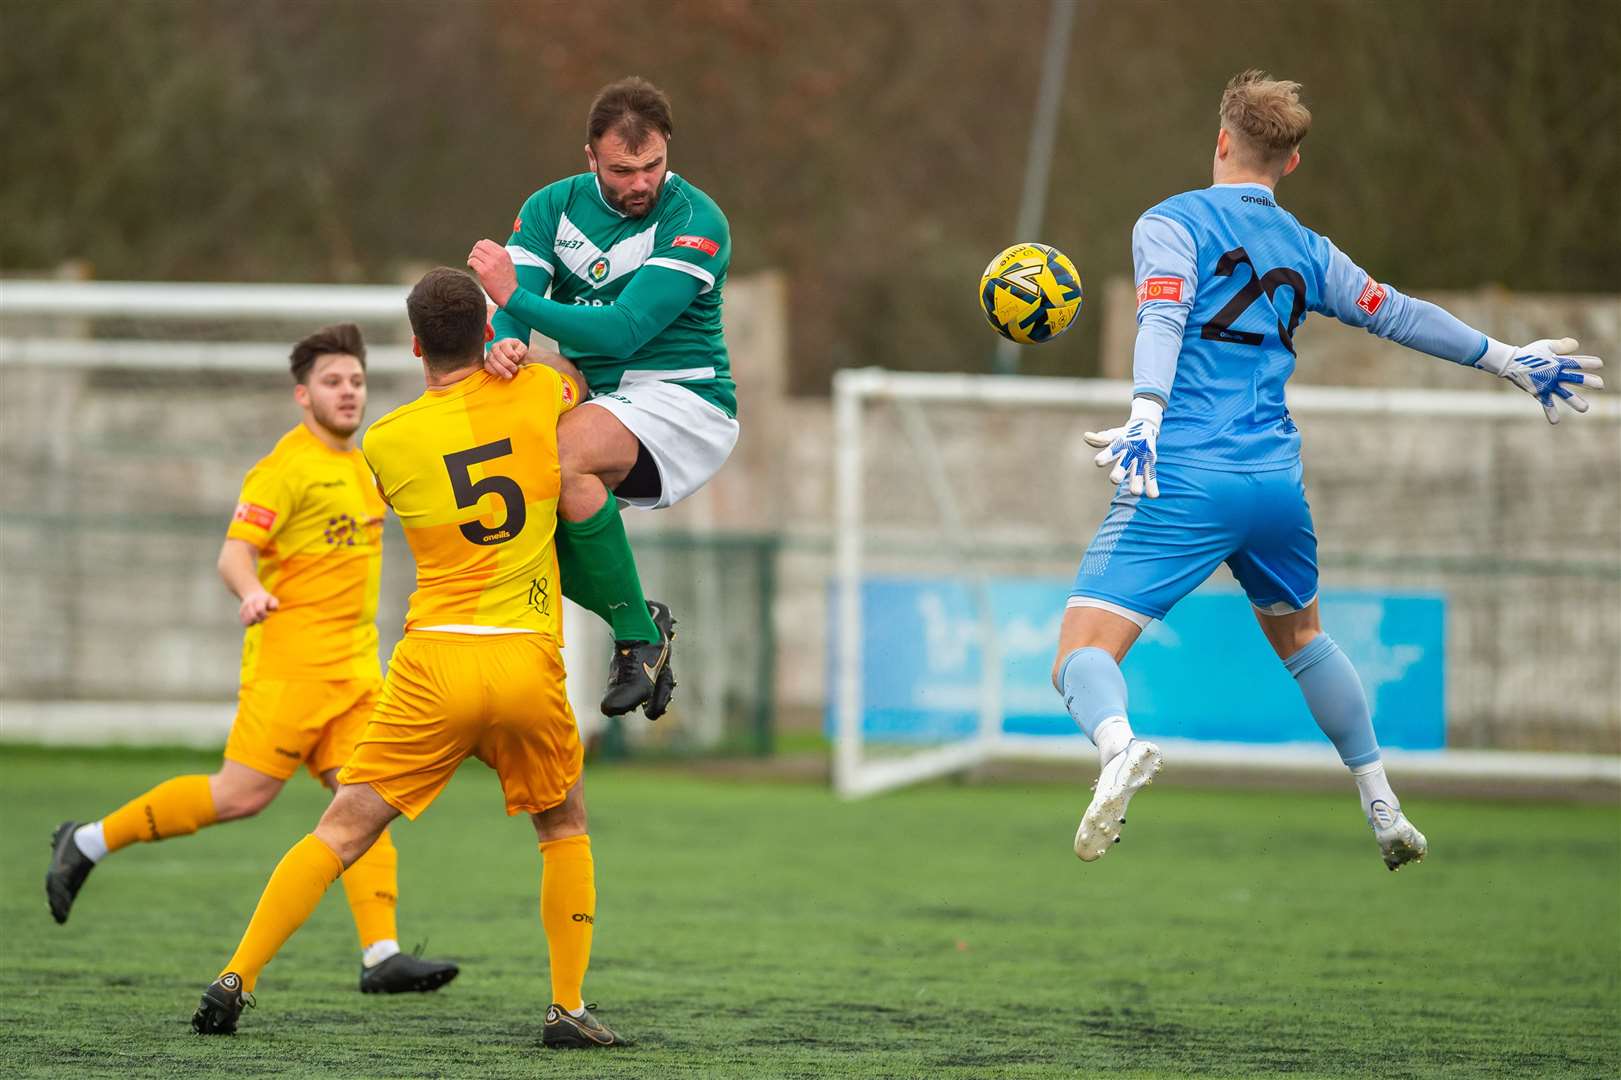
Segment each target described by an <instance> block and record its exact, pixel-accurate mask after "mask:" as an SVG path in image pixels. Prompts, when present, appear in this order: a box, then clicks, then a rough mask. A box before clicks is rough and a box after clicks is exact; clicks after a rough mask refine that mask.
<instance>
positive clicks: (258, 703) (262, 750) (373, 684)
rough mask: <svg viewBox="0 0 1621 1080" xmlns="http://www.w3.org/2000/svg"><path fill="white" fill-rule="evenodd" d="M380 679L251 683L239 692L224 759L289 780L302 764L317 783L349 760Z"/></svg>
mask: <svg viewBox="0 0 1621 1080" xmlns="http://www.w3.org/2000/svg"><path fill="white" fill-rule="evenodd" d="M382 685H383V681H382V680H381V679H345V680H342V681H326V680H321V679H250V680H249V681H248V682H246V683H244V684H243V685H242V689H241V690H240V691H239V692H238V693H237V703H236V720H235V721H233V722H232V724H231V735H230V738H228V739H227V740H226V741H225V759H226V760H227V761H235V762H238V763H239V764H242V765H246V766H247V767H248V768H250V769H254V770H257V771H258V772H262V773H266V774H268V775H270V776H274V777H276V778H277V779H280V780H286V779H287V778H288V777H290V776H292V775H293V773H295V772H297V771H298V766H299V763H300V762H303V763H304V764H305V765H306V766H308V767H309V770H310V772H311V773H313V774H314V776H315V778H316V779H317V780H319V779H320V778H321V774H322V773H324V772H326V771H327V770H329V769H336V768H338V767H339V766H341V765H342V764H343V763H344V762H346V761H348V760H349V755H350V753H352V752H353V751H354V748H355V743H357V742H359V741H360V733H361V732H363V731H365V730H366V721H367V720H370V719H371V711H372V707H373V706H375V705H376V704H377V694H378V691H379V690H381V689H382Z"/></svg>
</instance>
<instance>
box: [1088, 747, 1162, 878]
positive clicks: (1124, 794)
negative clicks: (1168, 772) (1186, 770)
mask: <svg viewBox="0 0 1621 1080" xmlns="http://www.w3.org/2000/svg"><path fill="white" fill-rule="evenodd" d="M1162 764H1164V760H1163V758H1162V757H1161V756H1160V752H1159V747H1157V746H1155V745H1154V744H1153V743H1151V742H1147V741H1146V740H1143V739H1133V740H1131V741H1130V742H1129V743H1127V744H1126V748H1125V749H1124V750H1122V751H1120V753H1118V754H1116V755H1115V756H1114V757H1112V758H1110V759H1109V760H1108V762H1106V763H1105V764H1104V766H1103V768H1102V769H1101V770H1100V771H1099V772H1098V782H1097V783H1096V784H1094V785H1093V786H1092V804H1091V805H1090V806H1088V807H1087V808H1086V813H1084V814H1082V815H1081V826H1080V828H1078V829H1076V830H1075V854H1076V855H1077V856H1079V857H1080V859H1081V861H1082V862H1093V861H1094V860H1097V859H1101V858H1103V853H1104V852H1106V851H1108V850H1109V845H1110V844H1118V843H1119V842H1120V826H1122V825H1124V824H1125V823H1126V804H1127V803H1129V802H1131V797H1132V796H1133V795H1135V794H1137V792H1138V791H1139V790H1140V789H1142V788H1144V787H1146V786H1147V785H1149V784H1151V783H1153V782H1154V774H1155V773H1157V772H1159V770H1160V766H1161V765H1162Z"/></svg>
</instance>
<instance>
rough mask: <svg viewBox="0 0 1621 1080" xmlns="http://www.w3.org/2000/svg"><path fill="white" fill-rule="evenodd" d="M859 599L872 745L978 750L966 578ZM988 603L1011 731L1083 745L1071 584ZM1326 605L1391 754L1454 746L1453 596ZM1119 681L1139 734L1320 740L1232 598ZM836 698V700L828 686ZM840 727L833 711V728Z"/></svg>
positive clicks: (1152, 646)
mask: <svg viewBox="0 0 1621 1080" xmlns="http://www.w3.org/2000/svg"><path fill="white" fill-rule="evenodd" d="M861 592H862V597H861V600H862V702H863V711H864V721H865V723H864V728H863V730H864V732H865V735H866V737H867V738H868V739H872V740H883V741H920V742H939V741H944V740H948V739H957V738H966V737H968V736H971V735H972V734H973V733H974V732H975V731H977V729H978V726H979V710H980V701H981V692H980V677H981V670H982V666H983V662H984V661H983V654H982V652H981V643H980V638H981V623H982V619H981V611H982V608H981V601H980V599H979V595H980V593H979V590H978V589H976V588H975V587H974V586H973V585H972V584H969V583H966V582H963V581H961V580H948V579H927V578H902V577H870V578H867V579H865V580H864V581H863V583H862V590H861ZM988 595H989V599H990V604H991V608H992V612H993V615H994V618H995V622H996V627H997V630H998V633H997V640H998V648H999V649H1000V650H1001V653H1002V671H1003V680H1002V687H1001V701H1002V711H1003V730H1004V731H1005V732H1007V733H1008V734H1019V735H1074V734H1076V733H1077V729H1076V727H1075V725H1074V723H1073V722H1072V721H1071V720H1070V718H1069V716H1068V715H1067V714H1065V712H1064V711H1063V705H1062V702H1061V701H1060V700H1059V697H1058V694H1057V692H1056V691H1054V690H1053V688H1052V683H1051V673H1052V663H1053V657H1054V654H1055V651H1056V649H1057V643H1058V625H1059V621H1060V619H1061V618H1062V616H1063V608H1064V601H1065V599H1066V598H1067V597H1068V595H1069V582H1068V581H1067V580H1060V579H1048V578H999V579H994V580H992V581H991V582H989V584H988ZM1321 603H1322V610H1323V626H1324V628H1325V629H1326V630H1327V631H1328V632H1329V633H1331V634H1332V635H1333V637H1334V640H1335V641H1337V642H1338V643H1339V645H1340V647H1341V648H1342V649H1343V650H1344V651H1345V653H1346V655H1347V656H1349V657H1350V658H1351V662H1352V663H1353V664H1355V665H1356V669H1357V673H1358V674H1359V675H1360V676H1361V678H1362V684H1363V686H1364V688H1365V689H1366V690H1367V693H1368V702H1369V704H1370V706H1371V707H1372V709H1373V720H1374V727H1375V729H1376V730H1377V732H1378V734H1379V741H1380V744H1381V745H1384V746H1392V747H1401V748H1404V749H1410V750H1433V749H1439V748H1441V747H1442V746H1444V745H1445V742H1446V708H1445V667H1446V649H1445V643H1446V605H1445V601H1444V600H1443V598H1442V597H1440V596H1439V595H1432V594H1422V593H1390V592H1376V591H1360V590H1338V591H1335V590H1325V591H1324V592H1323V593H1322V599H1321ZM830 608H832V609H836V605H831V606H830ZM837 629H838V628H837V624H836V621H835V622H834V625H833V626H832V631H833V633H832V635H831V638H832V640H833V642H834V645H833V649H832V650H830V654H829V655H830V660H831V658H834V657H836V656H837V651H836V649H837V644H836V642H837ZM1122 667H1123V670H1124V671H1125V675H1126V686H1127V690H1128V694H1129V699H1128V700H1129V708H1130V711H1131V723H1132V727H1133V728H1134V729H1135V730H1136V731H1137V732H1138V733H1139V734H1143V735H1154V736H1164V737H1175V738H1188V739H1205V740H1215V741H1220V742H1249V743H1289V742H1310V741H1318V742H1321V741H1323V736H1322V734H1321V732H1319V730H1318V728H1317V725H1316V723H1315V722H1314V721H1313V720H1312V718H1311V714H1310V713H1309V712H1308V711H1307V709H1306V705H1305V702H1304V700H1303V699H1302V698H1301V696H1300V691H1299V689H1298V688H1297V687H1296V686H1295V683H1294V679H1293V678H1291V677H1290V675H1289V673H1288V672H1287V671H1285V670H1284V668H1283V665H1282V664H1281V663H1279V661H1278V659H1277V657H1276V656H1275V655H1274V654H1273V652H1272V649H1271V647H1270V646H1268V645H1267V643H1266V639H1265V638H1264V637H1263V636H1262V635H1261V631H1260V628H1259V627H1257V626H1256V625H1255V618H1254V616H1253V615H1252V614H1251V609H1250V606H1249V602H1248V601H1247V600H1246V599H1245V598H1244V595H1243V594H1242V593H1241V592H1238V591H1237V590H1235V589H1231V588H1220V587H1213V586H1207V587H1206V588H1203V589H1200V590H1198V591H1196V592H1195V593H1193V594H1192V595H1191V596H1188V597H1187V598H1186V599H1184V600H1183V601H1182V602H1181V603H1180V604H1178V605H1177V606H1176V608H1175V609H1174V610H1173V611H1172V612H1171V614H1170V617H1169V618H1167V619H1166V620H1165V621H1164V622H1155V623H1152V624H1150V625H1149V628H1148V629H1147V630H1146V631H1145V632H1144V633H1143V636H1142V638H1141V639H1139V641H1138V642H1137V645H1136V646H1135V647H1134V648H1133V649H1132V651H1131V654H1130V656H1128V657H1127V658H1126V662H1125V663H1124V664H1123V665H1122ZM829 670H830V672H831V671H832V670H833V667H832V664H831V662H830V666H829ZM829 686H830V693H829V695H828V697H829V701H830V702H832V701H835V700H836V694H835V693H833V692H831V688H832V686H833V681H832V680H831V679H830V681H829ZM832 722H833V716H832V708H831V706H830V709H829V725H830V730H831V725H832ZM1325 745H1326V744H1325Z"/></svg>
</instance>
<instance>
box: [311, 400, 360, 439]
mask: <svg viewBox="0 0 1621 1080" xmlns="http://www.w3.org/2000/svg"><path fill="white" fill-rule="evenodd" d="M310 415H312V416H314V417H315V422H316V423H317V424H320V425H321V426H322V427H324V428H326V429H327V430H328V431H330V432H331V433H332V434H334V435H336V436H337V437H338V438H340V439H347V438H349V437H350V436H352V435H354V433H355V432H357V431H359V430H360V421H361V419H362V418H363V417H364V416H365V415H366V407H365V406H364V405H362V406H361V407H360V408H358V409H356V410H355V411H354V413H353V414H352V417H346V416H345V415H344V414H343V413H342V412H340V411H339V410H338V408H337V406H333V407H332V408H331V409H325V408H322V407H321V406H320V405H317V404H315V403H314V402H311V403H310Z"/></svg>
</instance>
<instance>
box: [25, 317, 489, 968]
mask: <svg viewBox="0 0 1621 1080" xmlns="http://www.w3.org/2000/svg"><path fill="white" fill-rule="evenodd" d="M291 368H292V374H293V380H294V382H295V386H294V388H293V399H294V400H295V401H296V402H297V403H298V405H299V407H300V409H301V410H302V411H303V414H304V415H303V421H302V423H300V424H299V425H298V426H297V427H295V428H293V430H291V431H289V432H288V433H287V434H286V435H284V436H282V438H281V440H280V441H279V442H277V443H276V446H275V449H273V450H272V451H271V452H270V454H269V455H268V456H266V457H265V458H264V459H262V460H261V461H260V462H259V463H258V464H256V465H255V466H254V467H253V469H252V470H251V471H250V472H249V473H248V476H247V479H246V480H245V481H244V482H243V485H242V494H241V497H240V498H239V499H238V501H237V506H236V512H235V513H234V514H233V515H232V518H231V523H230V526H229V527H228V528H227V529H226V534H225V535H226V539H225V544H224V546H223V547H222V548H221V550H220V557H219V571H220V576H221V577H223V578H224V579H225V583H226V585H228V586H229V587H230V589H231V591H232V592H233V593H235V594H236V595H237V597H238V599H239V600H240V601H241V604H240V607H239V609H238V614H239V615H240V617H241V620H242V625H243V626H245V627H246V628H247V630H246V633H245V634H244V635H243V643H242V681H241V688H240V691H239V693H238V699H237V713H236V719H235V721H234V722H233V723H232V725H231V733H230V737H229V739H228V740H227V742H226V745H225V761H224V763H223V764H222V765H221V767H220V770H219V771H218V772H216V773H214V774H213V775H212V776H200V775H194V776H177V777H175V778H173V779H171V780H167V781H165V782H163V783H162V784H159V785H158V786H157V787H155V788H153V789H152V790H151V791H148V792H146V793H145V794H143V795H141V796H139V797H137V798H135V799H133V800H132V801H130V802H129V803H127V804H125V805H124V806H123V807H121V808H119V809H118V810H115V811H113V812H112V813H111V814H108V815H107V816H106V817H105V818H103V819H101V820H100V821H95V822H91V823H89V824H85V825H80V824H78V823H77V822H71V821H70V822H64V823H63V825H62V826H61V827H60V828H59V829H58V830H57V833H56V836H55V839H54V844H53V850H52V859H51V867H50V870H49V872H48V873H47V875H46V879H45V891H46V896H47V898H48V899H49V901H50V905H51V914H52V915H53V916H55V918H56V921H57V922H59V923H62V922H66V921H67V917H68V912H69V911H70V910H71V908H72V906H73V901H74V898H75V897H76V896H77V895H78V892H79V889H80V888H81V887H82V886H83V884H84V881H85V878H86V877H87V876H88V875H89V873H90V870H91V868H92V867H94V866H95V865H96V864H97V863H98V862H99V861H100V860H101V859H102V858H104V857H105V856H106V855H108V854H109V853H111V852H114V851H117V850H119V849H120V848H122V847H125V846H127V845H129V844H132V843H135V842H137V841H145V842H150V841H156V840H167V839H170V838H172V837H176V836H186V835H189V834H191V833H194V832H196V831H197V830H198V829H200V828H203V827H204V826H208V825H214V824H218V823H220V822H224V821H234V820H236V819H238V818H244V817H251V816H252V815H254V814H257V813H258V812H259V811H260V810H262V809H264V807H265V806H266V805H268V804H269V803H270V801H271V800H272V799H274V798H275V797H276V794H277V793H278V792H279V791H280V790H281V788H282V785H283V784H284V783H285V782H286V781H287V779H288V778H289V777H291V776H292V775H293V773H294V772H295V771H297V769H298V767H299V765H300V764H302V765H304V766H306V767H307V768H308V769H309V771H310V772H311V773H312V774H313V775H314V776H315V777H316V778H317V779H318V780H320V781H321V782H322V783H324V784H326V785H327V786H329V787H333V788H335V787H336V786H337V781H336V777H337V772H338V769H339V767H340V766H342V765H343V764H344V762H346V761H347V760H348V759H349V755H350V753H351V752H352V751H353V750H354V747H355V743H356V742H357V741H358V740H359V738H360V733H361V732H362V731H363V730H364V728H365V726H366V721H367V720H368V719H370V717H371V712H372V707H373V706H374V705H375V704H376V701H377V695H378V692H379V690H380V689H381V686H382V680H381V679H380V678H379V676H378V670H377V624H376V615H377V589H378V579H379V573H380V570H381V568H382V558H383V548H382V536H383V512H384V506H383V501H382V498H381V496H379V495H378V493H377V488H376V485H375V484H374V483H373V481H372V475H371V469H370V468H369V467H368V466H367V464H366V460H365V458H364V457H363V456H362V455H361V453H360V451H359V450H357V449H355V446H354V436H355V432H356V431H357V430H358V429H359V427H360V421H361V417H362V415H363V414H364V412H365V408H366V346H365V342H364V341H363V340H362V339H361V336H360V330H359V328H357V327H356V326H354V325H353V324H352V323H344V324H340V325H337V326H329V327H326V328H324V329H322V330H319V331H317V332H316V333H314V334H311V335H310V336H309V337H307V338H305V339H304V340H303V341H300V342H299V343H298V344H297V345H295V346H294V347H293V352H292V357H291ZM397 871H398V857H397V854H396V852H395V849H394V845H393V842H392V841H391V840H390V839H389V838H388V836H387V834H386V833H385V834H383V836H382V837H381V838H380V840H379V842H378V843H377V844H376V845H375V846H374V847H373V848H372V850H371V851H370V852H369V853H368V854H367V856H366V857H365V858H364V859H361V860H360V861H359V862H357V863H356V864H355V866H354V867H353V868H352V869H351V870H350V871H349V873H347V874H345V875H344V879H343V883H344V890H345V892H346V893H347V894H348V898H349V906H350V909H351V910H352V911H353V913H354V917H355V927H356V929H357V931H358V933H359V936H360V947H361V976H360V989H361V990H363V991H366V992H368V993H396V992H400V991H407V990H434V989H437V988H438V987H440V986H443V985H444V984H445V983H447V982H449V981H450V980H451V979H453V978H454V977H455V976H456V972H457V968H456V965H455V964H448V963H442V962H438V961H430V960H423V959H421V958H419V957H416V956H412V955H409V954H406V953H402V952H400V947H399V942H398V938H399V933H398V930H397V929H396V924H395V907H396V905H397V903H398V899H397V898H398V895H399V887H398V883H397V879H398V872H397Z"/></svg>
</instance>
